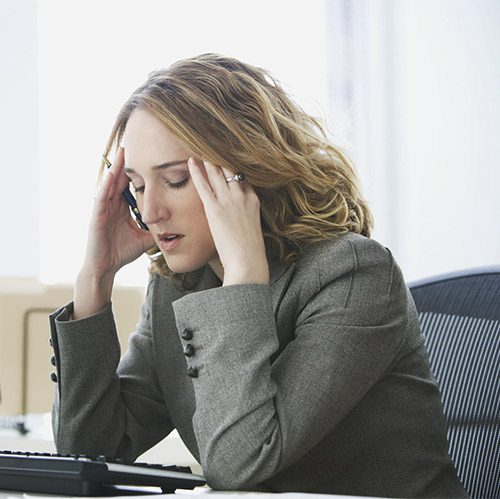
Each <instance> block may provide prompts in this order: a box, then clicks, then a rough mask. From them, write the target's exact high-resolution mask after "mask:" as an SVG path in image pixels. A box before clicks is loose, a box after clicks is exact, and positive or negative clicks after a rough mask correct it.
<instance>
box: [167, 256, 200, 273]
mask: <svg viewBox="0 0 500 499" xmlns="http://www.w3.org/2000/svg"><path fill="white" fill-rule="evenodd" d="M163 258H165V261H166V262H167V266H168V268H169V269H170V270H171V271H172V272H174V273H175V274H185V273H187V272H193V271H194V270H198V269H199V268H201V267H203V266H204V265H206V264H207V262H205V261H202V262H199V261H194V260H188V259H185V258H172V257H171V256H169V257H168V258H167V257H166V256H165V255H163Z"/></svg>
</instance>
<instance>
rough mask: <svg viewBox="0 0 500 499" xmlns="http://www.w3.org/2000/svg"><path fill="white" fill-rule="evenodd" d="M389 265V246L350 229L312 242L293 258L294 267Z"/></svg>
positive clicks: (390, 255) (391, 263)
mask: <svg viewBox="0 0 500 499" xmlns="http://www.w3.org/2000/svg"><path fill="white" fill-rule="evenodd" d="M392 265H394V259H393V257H392V254H391V252H390V251H389V249H387V248H386V247H385V246H384V245H382V244H381V243H379V242H378V241H376V240H374V239H370V238H368V237H365V236H362V235H361V234H356V233H354V232H346V233H345V234H341V235H340V236H338V237H337V238H335V239H329V240H324V241H321V242H319V243H315V244H312V245H310V246H308V247H307V248H306V249H305V250H304V252H303V253H302V255H301V256H300V258H299V259H298V260H297V269H311V268H319V269H329V270H331V271H335V270H338V271H340V272H342V271H344V272H347V271H355V270H358V269H360V268H368V267H378V268H379V269H380V268H383V267H387V266H389V267H392Z"/></svg>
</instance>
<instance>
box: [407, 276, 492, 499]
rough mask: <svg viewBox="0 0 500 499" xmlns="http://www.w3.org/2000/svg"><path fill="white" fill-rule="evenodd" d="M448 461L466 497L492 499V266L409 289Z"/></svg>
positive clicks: (421, 282) (423, 283) (415, 284)
mask: <svg viewBox="0 0 500 499" xmlns="http://www.w3.org/2000/svg"><path fill="white" fill-rule="evenodd" d="M410 290H411V293H412V295H413V298H414V300H415V304H416V307H417V311H418V314H419V319H420V323H421V326H422V331H423V334H424V336H425V337H426V341H427V347H428V350H429V358H430V363H431V367H432V370H433V373H434V376H435V377H436V379H437V381H438V383H439V385H440V388H441V397H442V401H443V408H444V413H445V417H446V422H447V427H448V428H447V430H448V442H449V451H450V456H451V458H452V460H453V462H454V464H455V468H456V470H457V473H458V476H459V478H460V479H461V480H462V483H463V485H464V487H465V488H466V490H467V492H468V493H469V495H470V496H471V498H478V499H479V498H481V499H487V498H492V499H493V498H496V499H498V498H500V266H498V267H497V266H495V267H487V268H482V269H475V270H470V271H463V272H456V273H453V274H446V275H442V276H438V277H434V278H430V279H425V280H422V281H418V282H414V283H412V284H410Z"/></svg>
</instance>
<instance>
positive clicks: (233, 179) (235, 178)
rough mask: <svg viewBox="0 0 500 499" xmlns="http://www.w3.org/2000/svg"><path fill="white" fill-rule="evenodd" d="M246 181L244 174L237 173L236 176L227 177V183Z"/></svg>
mask: <svg viewBox="0 0 500 499" xmlns="http://www.w3.org/2000/svg"><path fill="white" fill-rule="evenodd" d="M243 180H245V175H243V173H236V174H235V175H231V176H230V177H226V182H227V183H229V182H243Z"/></svg>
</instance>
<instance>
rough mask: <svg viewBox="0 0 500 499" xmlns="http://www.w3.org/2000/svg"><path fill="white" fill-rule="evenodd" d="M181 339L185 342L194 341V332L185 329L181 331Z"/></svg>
mask: <svg viewBox="0 0 500 499" xmlns="http://www.w3.org/2000/svg"><path fill="white" fill-rule="evenodd" d="M181 338H182V339H183V340H186V341H189V340H192V339H193V331H191V329H187V328H184V329H183V330H182V331H181Z"/></svg>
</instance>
